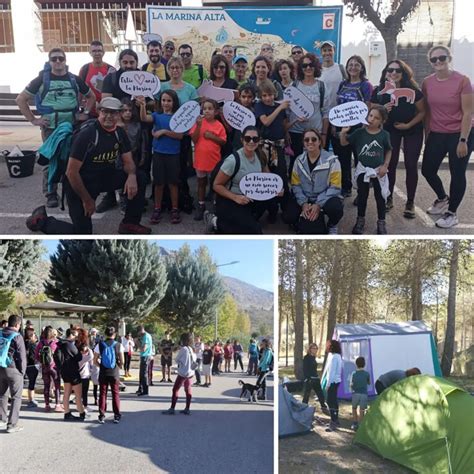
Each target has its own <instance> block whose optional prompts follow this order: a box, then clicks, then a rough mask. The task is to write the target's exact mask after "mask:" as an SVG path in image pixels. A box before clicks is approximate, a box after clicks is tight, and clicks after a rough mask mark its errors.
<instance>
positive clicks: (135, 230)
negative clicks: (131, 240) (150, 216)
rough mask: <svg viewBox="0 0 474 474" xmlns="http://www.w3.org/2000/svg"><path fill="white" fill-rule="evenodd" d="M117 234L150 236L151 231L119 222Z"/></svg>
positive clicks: (147, 228) (143, 227)
mask: <svg viewBox="0 0 474 474" xmlns="http://www.w3.org/2000/svg"><path fill="white" fill-rule="evenodd" d="M118 233H119V234H136V235H145V234H151V229H150V228H149V227H145V226H144V225H141V224H131V223H130V222H129V223H125V222H121V223H120V225H119V228H118Z"/></svg>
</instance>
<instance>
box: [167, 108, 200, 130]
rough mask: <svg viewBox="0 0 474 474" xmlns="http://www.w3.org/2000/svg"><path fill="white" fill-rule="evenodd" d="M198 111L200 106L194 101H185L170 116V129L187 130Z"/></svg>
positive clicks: (192, 123) (196, 116) (194, 121)
mask: <svg viewBox="0 0 474 474" xmlns="http://www.w3.org/2000/svg"><path fill="white" fill-rule="evenodd" d="M200 113H201V107H200V106H199V104H198V103H197V102H196V101H194V100H190V101H189V102H185V103H184V104H183V105H182V106H181V107H180V108H179V109H178V110H177V111H176V112H175V113H174V114H173V116H172V117H171V120H170V128H171V130H173V132H176V133H185V132H187V131H188V130H190V129H191V128H192V126H193V125H194V124H195V123H196V120H197V118H198V117H199V114H200Z"/></svg>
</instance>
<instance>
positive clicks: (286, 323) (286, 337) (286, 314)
mask: <svg viewBox="0 0 474 474" xmlns="http://www.w3.org/2000/svg"><path fill="white" fill-rule="evenodd" d="M285 367H288V312H287V313H286V365H285Z"/></svg>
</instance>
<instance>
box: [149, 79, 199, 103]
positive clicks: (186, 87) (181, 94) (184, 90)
mask: <svg viewBox="0 0 474 474" xmlns="http://www.w3.org/2000/svg"><path fill="white" fill-rule="evenodd" d="M170 89H171V90H174V91H175V92H176V94H177V96H178V99H179V105H183V104H184V103H185V102H188V101H190V100H196V99H198V97H199V96H198V93H197V90H196V88H195V87H194V86H193V85H192V84H189V83H187V82H184V84H183V87H181V88H180V89H173V88H172V87H171V82H169V81H168V82H163V83H162V84H161V89H160V92H159V93H158V94H157V95H156V98H157V99H158V97H159V95H160V93H161V92H163V91H167V90H170Z"/></svg>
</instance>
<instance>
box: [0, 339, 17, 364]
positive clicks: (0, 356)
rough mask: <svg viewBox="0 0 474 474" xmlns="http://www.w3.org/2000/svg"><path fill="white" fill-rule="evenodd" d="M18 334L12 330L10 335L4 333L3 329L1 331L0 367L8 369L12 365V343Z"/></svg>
mask: <svg viewBox="0 0 474 474" xmlns="http://www.w3.org/2000/svg"><path fill="white" fill-rule="evenodd" d="M16 336H18V333H17V332H12V333H10V334H9V335H8V336H5V335H4V334H3V331H1V332H0V367H3V368H4V369H6V368H7V367H10V365H11V363H12V362H13V357H10V354H9V352H10V345H11V343H12V341H13V339H14V338H15V337H16Z"/></svg>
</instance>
